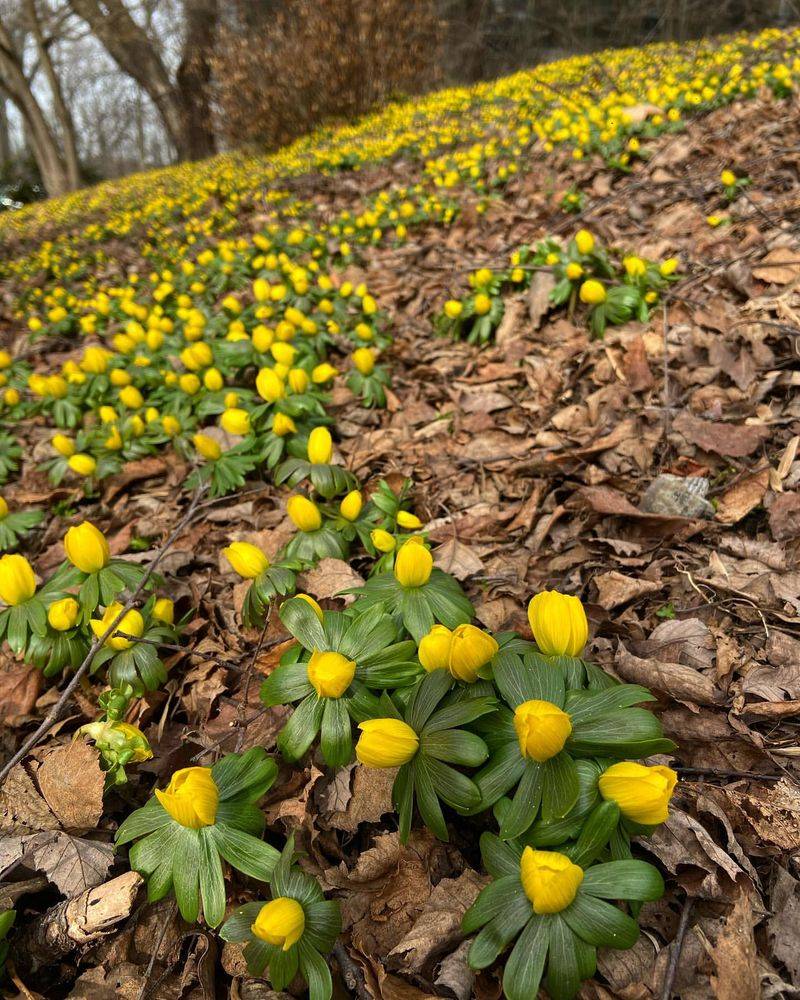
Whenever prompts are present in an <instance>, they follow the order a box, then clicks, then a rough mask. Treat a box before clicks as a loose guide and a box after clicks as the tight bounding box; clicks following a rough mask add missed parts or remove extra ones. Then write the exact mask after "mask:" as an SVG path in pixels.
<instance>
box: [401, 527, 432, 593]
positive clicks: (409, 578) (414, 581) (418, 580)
mask: <svg viewBox="0 0 800 1000" xmlns="http://www.w3.org/2000/svg"><path fill="white" fill-rule="evenodd" d="M432 569H433V556H432V555H431V554H430V552H429V551H428V549H426V548H425V546H424V545H423V543H422V539H420V538H409V539H408V541H407V542H404V543H403V544H402V545H401V546H400V548H399V549H398V551H397V557H396V558H395V561H394V575H395V579H396V580H397V582H398V583H399V584H400V585H401V586H402V587H422V586H424V585H425V584H426V583H427V582H428V580H429V579H430V576H431V570H432Z"/></svg>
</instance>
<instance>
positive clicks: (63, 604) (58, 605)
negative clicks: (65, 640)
mask: <svg viewBox="0 0 800 1000" xmlns="http://www.w3.org/2000/svg"><path fill="white" fill-rule="evenodd" d="M80 613H81V608H80V605H79V604H78V602H77V601H76V600H75V598H74V597H62V598H61V600H59V601H54V602H53V603H52V604H51V605H50V607H49V608H48V611H47V620H48V622H49V623H50V627H51V628H54V629H55V630H56V631H57V632H67V631H68V630H69V629H71V628H74V627H75V624H76V623H77V621H78V618H80Z"/></svg>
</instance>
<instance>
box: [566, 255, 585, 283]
mask: <svg viewBox="0 0 800 1000" xmlns="http://www.w3.org/2000/svg"><path fill="white" fill-rule="evenodd" d="M566 274H567V277H568V278H569V280H570V281H577V280H578V278H580V276H581V275H582V274H583V268H582V267H581V265H580V264H577V263H576V262H575V261H574V260H571V261H570V262H569V264H567V270H566Z"/></svg>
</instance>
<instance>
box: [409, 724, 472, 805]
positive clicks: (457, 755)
mask: <svg viewBox="0 0 800 1000" xmlns="http://www.w3.org/2000/svg"><path fill="white" fill-rule="evenodd" d="M437 714H438V713H437ZM420 749H421V750H422V752H423V753H424V754H425V755H426V756H428V757H435V758H436V759H437V760H443V761H446V762H447V763H448V764H460V765H461V766H462V767H479V766H480V765H481V764H482V763H483V762H484V761H485V760H486V758H487V757H488V755H489V751H488V749H487V747H486V744H485V743H484V742H483V740H482V739H481V738H480V736H476V735H475V733H470V732H467V730H465V729H450V730H446V731H445V732H430V731H429V729H428V727H427V726H426V727H425V729H424V730H423V732H422V735H421V736H420ZM478 795H479V799H478V802H480V791H479V792H478Z"/></svg>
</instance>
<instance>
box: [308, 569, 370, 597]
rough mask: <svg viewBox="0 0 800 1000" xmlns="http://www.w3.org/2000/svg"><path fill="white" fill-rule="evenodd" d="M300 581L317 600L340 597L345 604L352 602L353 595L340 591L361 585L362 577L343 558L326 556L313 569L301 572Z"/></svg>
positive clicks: (362, 582)
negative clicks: (326, 557)
mask: <svg viewBox="0 0 800 1000" xmlns="http://www.w3.org/2000/svg"><path fill="white" fill-rule="evenodd" d="M300 582H301V584H302V586H303V589H304V590H305V592H306V593H308V594H311V596H312V597H316V598H317V600H319V601H323V600H327V599H328V598H332V597H342V599H343V600H344V602H345V604H352V602H353V601H354V600H355V597H354V596H353V595H352V594H342V591H345V590H350V589H351V588H353V587H361V586H363V584H364V578H363V577H362V576H359V574H358V573H356V571H355V570H354V569H353V568H352V567H351V566H350V564H349V563H346V562H345V561H344V560H343V559H330V558H328V559H320V561H319V562H318V563H317V565H316V566H315V567H314V569H310V570H308V571H307V572H306V573H303V574H302V576H301V577H300Z"/></svg>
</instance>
